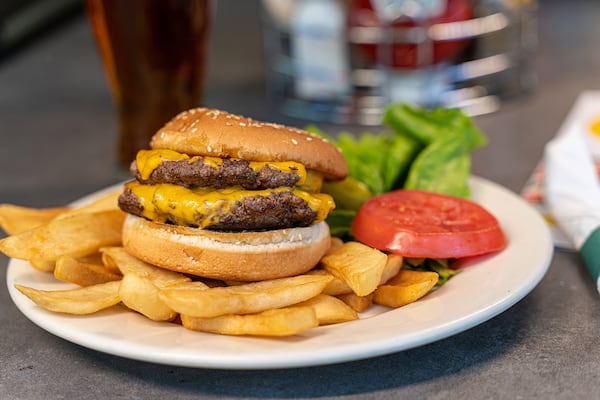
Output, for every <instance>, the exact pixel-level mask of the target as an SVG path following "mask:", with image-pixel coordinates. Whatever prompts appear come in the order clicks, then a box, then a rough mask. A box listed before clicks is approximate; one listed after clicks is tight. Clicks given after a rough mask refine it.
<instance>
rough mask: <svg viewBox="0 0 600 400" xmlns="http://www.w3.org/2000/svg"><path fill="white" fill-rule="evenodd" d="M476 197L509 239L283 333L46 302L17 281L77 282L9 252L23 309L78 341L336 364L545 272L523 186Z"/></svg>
mask: <svg viewBox="0 0 600 400" xmlns="http://www.w3.org/2000/svg"><path fill="white" fill-rule="evenodd" d="M471 187H472V189H473V199H474V200H475V201H477V202H479V203H480V204H482V205H483V206H485V207H486V208H487V209H488V210H490V211H491V212H492V213H493V214H494V215H496V217H497V218H498V220H499V221H500V222H501V224H502V226H503V228H504V230H505V232H506V234H507V236H508V238H509V245H508V247H507V248H506V249H505V250H504V251H502V252H500V253H498V254H494V255H491V256H487V257H484V258H480V259H478V260H471V261H470V262H469V263H468V264H467V265H464V266H463V272H462V273H460V274H458V275H457V276H455V277H454V278H452V280H450V282H449V283H447V284H446V285H444V286H443V287H442V288H441V289H439V290H437V291H435V292H433V293H430V294H429V295H428V296H426V297H425V298H423V299H421V300H420V301H418V302H416V303H413V304H410V305H408V306H405V307H403V308H400V309H395V310H390V309H387V308H384V307H373V308H372V309H370V310H369V312H368V313H365V314H364V315H362V316H361V319H360V320H358V321H353V322H349V323H344V324H338V325H331V326H324V327H319V328H316V329H313V330H310V331H308V332H305V333H302V334H299V335H296V336H293V337H289V338H284V339H270V338H257V337H229V336H220V335H216V334H205V333H200V332H193V331H188V330H186V329H184V328H182V327H180V326H178V325H174V324H170V323H156V322H152V321H150V320H148V319H146V318H144V317H142V316H140V315H137V314H135V313H133V312H130V311H126V310H120V309H117V310H110V311H104V312H101V313H98V314H96V315H91V316H83V317H78V316H66V315H60V314H53V313H50V312H47V311H45V310H43V309H41V308H39V307H37V306H36V305H34V304H33V303H32V302H31V301H30V300H29V299H27V298H26V297H25V296H23V295H22V294H21V293H19V292H18V291H17V290H16V289H14V287H13V285H14V284H15V283H18V284H21V285H27V286H32V287H35V288H40V289H59V288H66V287H70V286H69V285H68V284H65V283H59V282H57V281H55V280H54V279H53V278H52V275H51V274H43V273H40V272H37V271H35V270H34V269H33V268H31V267H30V266H29V265H28V264H27V263H26V262H23V261H19V260H11V261H10V263H9V268H8V274H7V283H8V288H9V291H10V295H11V297H12V299H13V301H14V302H15V304H16V305H17V307H18V308H19V310H21V312H22V313H23V314H25V315H26V316H27V317H28V318H29V319H30V320H31V321H33V322H34V323H35V324H37V325H38V326H40V327H41V328H43V329H45V330H47V331H48V332H51V333H53V334H55V335H57V336H59V337H61V338H64V339H66V340H68V341H71V342H73V343H77V344H79V345H82V346H85V347H88V348H91V349H95V350H98V351H102V352H105V353H110V354H114V355H118V356H122V357H127V358H132V359H137V360H143V361H149V362H154V363H160V364H169V365H176V366H186V367H203V368H222V369H263V368H286V367H301V366H313V365H322V364H332V363H337V362H343V361H349V360H357V359H363V358H369V357H375V356H378V355H383V354H389V353H393V352H397V351H401V350H406V349H409V348H413V347H416V346H420V345H424V344H426V343H431V342H433V341H436V340H440V339H443V338H446V337H448V336H451V335H454V334H456V333H458V332H461V331H464V330H466V329H469V328H471V327H473V326H475V325H478V324H480V323H482V322H484V321H486V320H488V319H490V318H492V317H494V316H495V315H497V314H499V313H501V312H503V311H504V310H506V309H508V308H509V307H511V306H512V305H513V304H515V303H516V302H518V301H519V300H520V299H522V298H523V297H525V296H526V295H527V294H528V293H529V292H530V291H531V290H533V288H534V287H535V286H536V285H537V284H538V283H539V281H540V280H541V279H542V277H543V276H544V274H545V273H546V270H547V268H548V265H549V263H550V260H551V257H552V241H551V238H550V234H549V231H548V228H547V226H546V224H545V223H544V221H543V220H542V218H541V217H540V216H539V215H538V213H537V212H536V211H535V210H533V209H532V208H531V207H530V206H529V205H528V204H526V203H525V202H524V201H523V200H521V198H520V197H519V196H517V195H516V194H513V193H512V192H510V191H508V190H506V189H504V188H503V187H501V186H498V185H496V184H494V183H491V182H489V181H486V180H484V179H481V178H472V180H471Z"/></svg>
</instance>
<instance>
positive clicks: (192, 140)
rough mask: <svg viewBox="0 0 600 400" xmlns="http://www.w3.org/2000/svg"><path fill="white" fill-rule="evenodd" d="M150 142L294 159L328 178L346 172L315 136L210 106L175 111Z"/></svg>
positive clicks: (217, 153) (225, 154)
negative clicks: (172, 116)
mask: <svg viewBox="0 0 600 400" xmlns="http://www.w3.org/2000/svg"><path fill="white" fill-rule="evenodd" d="M150 146H151V147H152V148H153V149H170V150H174V151H177V152H180V153H185V154H188V155H200V156H212V157H221V158H241V159H245V160H250V161H296V162H299V163H302V164H304V165H305V166H306V168H308V169H312V170H315V171H318V172H321V173H323V174H324V176H325V178H326V179H328V180H338V179H343V178H344V177H346V175H347V174H348V166H347V164H346V160H345V159H344V157H343V155H342V153H341V152H340V151H339V149H337V148H336V147H335V146H333V145H332V144H331V143H329V142H328V141H326V140H325V139H323V138H321V137H319V136H316V135H312V134H310V133H308V132H306V131H304V130H301V129H297V128H292V127H288V126H284V125H279V124H273V123H266V122H259V121H255V120H253V119H250V118H246V117H242V116H239V115H235V114H231V113H228V112H225V111H220V110H215V109H209V108H195V109H191V110H188V111H184V112H182V113H180V114H178V115H177V116H176V117H175V118H173V119H172V120H171V121H169V122H167V124H165V126H164V127H162V128H161V129H160V130H159V131H158V132H157V133H156V134H155V135H154V136H153V137H152V140H151V142H150Z"/></svg>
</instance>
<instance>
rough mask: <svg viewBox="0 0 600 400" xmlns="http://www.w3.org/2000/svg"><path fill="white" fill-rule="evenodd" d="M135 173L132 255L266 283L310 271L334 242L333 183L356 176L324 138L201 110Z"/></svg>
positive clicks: (162, 136) (159, 137) (144, 154)
mask: <svg viewBox="0 0 600 400" xmlns="http://www.w3.org/2000/svg"><path fill="white" fill-rule="evenodd" d="M150 147H151V149H150V150H141V151H139V153H138V154H137V156H136V159H135V161H134V162H133V163H132V164H131V173H132V175H133V176H134V177H135V180H133V181H131V182H128V183H126V184H125V189H124V191H123V193H122V194H121V196H120V197H119V207H120V208H121V209H122V210H123V211H125V212H127V213H128V216H127V218H126V220H125V224H124V227H123V246H124V247H125V248H126V249H127V251H128V252H129V253H131V254H133V255H134V256H136V257H138V258H140V259H142V260H144V261H146V262H149V263H151V264H154V265H158V266H160V267H163V268H166V269H170V270H174V271H178V272H183V273H189V274H193V275H198V276H203V277H207V278H214V279H228V280H240V281H256V280H262V279H273V278H279V277H285V276H291V275H296V274H300V273H303V272H306V271H307V270H309V269H311V268H312V267H313V266H315V265H316V264H317V262H318V261H319V259H320V258H321V257H322V256H323V254H324V253H325V252H326V251H327V249H328V247H329V242H330V234H329V228H328V226H327V224H326V223H325V222H324V220H325V218H326V217H327V215H328V213H329V212H330V211H331V210H333V208H334V207H335V204H334V202H333V199H332V198H331V197H330V196H329V195H327V194H323V193H320V188H321V184H322V182H323V180H339V179H343V178H344V177H345V176H346V175H347V172H348V168H347V165H346V162H345V160H344V158H343V156H342V154H341V153H340V152H339V150H338V149H337V148H336V147H334V146H333V145H331V144H330V143H328V142H327V141H325V140H324V139H322V138H320V137H317V136H314V135H311V134H309V133H307V132H305V131H302V130H299V129H295V128H290V127H286V126H283V125H277V124H271V123H261V122H257V121H254V120H252V119H249V118H245V117H241V116H238V115H234V114H230V113H227V112H223V111H219V110H213V109H206V108H197V109H192V110H189V111H185V112H183V113H181V114H179V115H177V116H176V117H175V118H174V119H172V120H171V121H169V122H168V123H167V124H166V125H165V126H164V127H163V128H162V129H160V130H159V131H158V132H157V133H156V134H155V135H154V136H153V137H152V140H151V142H150Z"/></svg>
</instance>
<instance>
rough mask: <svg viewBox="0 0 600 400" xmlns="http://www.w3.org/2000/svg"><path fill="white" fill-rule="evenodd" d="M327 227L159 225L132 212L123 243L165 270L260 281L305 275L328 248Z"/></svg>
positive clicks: (130, 251) (130, 250) (139, 256)
mask: <svg viewBox="0 0 600 400" xmlns="http://www.w3.org/2000/svg"><path fill="white" fill-rule="evenodd" d="M330 239H331V238H330V235H329V227H328V226H327V224H326V223H324V222H321V223H319V224H316V225H311V226H309V227H304V228H291V229H278V230H273V231H264V232H262V231H261V232H235V233H231V232H217V231H208V230H203V229H195V228H188V227H180V226H174V225H166V224H159V223H155V222H152V221H148V220H146V219H143V218H140V217H136V216H133V215H128V216H127V218H126V219H125V223H124V225H123V246H124V247H125V249H126V250H127V251H128V252H129V253H130V254H132V255H133V256H135V257H137V258H139V259H141V260H144V261H146V262H148V263H150V264H154V265H157V266H160V267H163V268H165V269H170V270H173V271H178V272H183V273H188V274H192V275H197V276H202V277H206V278H213V279H222V280H236V281H258V280H264V279H274V278H281V277H286V276H293V275H298V274H302V273H304V272H306V271H308V270H310V269H312V268H313V267H314V266H315V265H317V263H318V261H319V260H320V259H321V257H322V256H323V255H324V254H325V252H326V251H327V250H328V249H329V244H330Z"/></svg>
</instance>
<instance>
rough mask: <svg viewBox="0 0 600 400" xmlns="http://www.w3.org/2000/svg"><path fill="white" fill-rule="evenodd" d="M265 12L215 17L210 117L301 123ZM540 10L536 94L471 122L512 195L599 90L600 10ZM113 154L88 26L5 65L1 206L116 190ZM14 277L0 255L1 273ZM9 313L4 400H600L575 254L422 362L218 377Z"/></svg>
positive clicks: (573, 4) (1, 379)
mask: <svg viewBox="0 0 600 400" xmlns="http://www.w3.org/2000/svg"><path fill="white" fill-rule="evenodd" d="M234 4H237V6H234ZM241 4H244V5H243V6H241ZM255 6H256V4H255V2H248V3H246V2H243V3H242V2H233V1H231V0H227V1H221V2H220V7H219V9H218V10H217V13H216V22H215V26H214V33H213V40H212V47H211V60H210V65H209V85H208V90H207V96H206V103H207V104H208V105H209V106H212V107H220V108H224V109H228V110H230V111H233V112H239V113H244V114H247V115H249V116H254V117H257V118H263V119H264V118H267V119H271V120H274V121H280V122H286V123H298V124H300V123H304V122H301V121H292V120H290V119H287V118H284V117H282V116H281V115H279V114H277V113H275V112H274V111H273V107H272V105H271V104H270V103H269V102H268V101H267V99H266V98H265V94H264V93H265V92H264V83H263V81H264V79H263V70H264V64H263V62H262V48H261V33H260V29H259V12H258V9H257V8H255ZM540 6H541V7H540V16H539V24H540V27H539V30H540V48H539V57H538V61H537V70H538V76H539V81H540V82H539V87H538V88H537V90H536V91H535V92H533V93H531V94H529V95H527V96H522V97H520V98H518V99H515V100H512V101H510V102H508V103H506V104H504V106H503V107H502V109H501V110H500V111H499V112H496V113H494V114H491V115H487V116H482V117H478V118H477V119H476V122H477V124H478V125H479V126H480V127H481V128H482V129H483V130H484V131H485V132H486V134H487V135H488V137H489V138H490V144H489V145H488V146H487V147H486V148H484V149H481V150H478V151H477V152H476V154H475V156H474V161H473V170H474V173H475V174H477V175H479V176H482V177H485V178H488V179H490V180H492V181H495V182H497V183H499V184H501V185H504V186H506V187H508V188H509V189H511V190H513V191H515V192H518V191H520V190H521V188H522V186H523V184H524V183H525V181H526V180H527V178H528V176H529V174H530V173H531V171H532V169H533V168H534V166H535V165H536V163H537V162H538V160H539V158H540V157H541V155H542V152H543V148H544V144H545V143H546V142H547V141H548V140H549V139H550V138H551V137H552V136H553V135H554V134H555V133H556V131H557V129H558V128H559V126H560V124H561V122H562V120H563V119H564V117H565V116H566V114H567V112H568V111H569V109H570V107H571V106H572V104H573V102H574V100H575V99H576V97H577V95H578V94H579V93H580V92H581V91H583V90H587V89H599V88H600V52H599V51H598V45H597V43H598V39H600V24H598V20H599V18H600V3H599V2H597V1H595V0H590V1H583V0H580V1H570V2H564V1H563V2H561V1H541V3H540ZM228 49H235V51H229V50H228ZM115 139H116V122H115V116H114V114H113V108H112V104H111V99H110V96H109V93H108V89H107V85H106V80H105V78H104V75H103V72H102V68H101V65H100V61H99V58H98V56H97V54H96V48H95V47H94V44H93V42H92V38H91V34H90V31H89V28H88V26H87V24H86V21H85V19H84V18H79V19H77V20H75V21H73V22H72V23H69V24H67V25H65V26H64V27H63V28H62V29H60V30H58V31H57V32H55V33H53V34H52V35H50V36H48V37H46V38H44V39H43V40H40V41H39V42H37V43H35V44H34V45H33V46H31V47H30V48H28V49H26V50H25V51H23V52H21V53H19V54H17V55H15V56H14V57H13V58H11V59H9V60H8V61H6V62H4V63H3V64H1V65H0V203H4V202H13V203H17V204H22V205H30V206H54V205H61V204H65V203H67V202H69V201H72V200H74V199H77V198H78V197H80V196H82V195H84V194H87V193H90V192H92V191H95V190H97V189H99V188H102V187H104V186H106V185H108V184H111V183H114V182H116V181H117V180H118V179H119V175H118V174H117V172H116V169H115V160H116V157H115V152H114V148H115ZM7 263H8V260H7V258H6V257H4V256H0V265H1V266H2V267H5V266H6V265H7ZM0 310H1V311H0V333H1V336H2V340H1V341H0V354H1V356H0V357H1V362H0V398H2V399H48V398H127V399H136V398H144V399H148V398H177V399H180V398H214V399H216V398H219V399H221V398H314V397H319V398H356V399H359V398H360V399H399V398H423V399H436V400H439V399H457V398H475V399H479V398H493V399H532V398H544V399H575V398H577V399H579V398H581V399H589V398H598V396H599V395H598V382H599V378H600V334H599V328H600V299H599V298H598V294H597V293H596V291H595V288H594V285H593V283H592V281H591V279H590V278H589V277H588V275H587V274H586V272H585V269H584V267H583V265H582V263H581V261H580V259H579V258H578V257H577V256H576V255H575V254H572V253H568V252H556V253H555V254H554V257H553V260H552V263H551V265H550V268H549V271H548V273H547V275H546V276H545V277H544V279H543V280H542V281H541V283H540V284H539V285H538V286H537V287H536V288H535V289H534V290H533V291H532V292H531V293H530V294H529V295H528V296H526V297H525V298H524V299H523V300H521V301H520V302H518V303H517V304H516V305H514V306H513V307H511V308H510V309H509V310H507V311H506V312H504V313H502V314H500V315H498V316H496V317H494V318H492V319H491V320H489V321H487V322H485V323H482V324H481V325H479V326H476V327H474V328H472V329H469V330H467V331H465V332H462V333H460V334H457V335H455V336H453V337H450V338H447V339H445V340H441V341H438V342H435V343H432V344H429V345H425V346H422V347H419V348H415V349H412V350H408V351H403V352H400V353H396V354H391V355H387V356H382V357H376V358H372V359H367V360H362V361H354V362H348V363H344V364H338V365H329V366H320V367H314V368H300V369H290V370H274V371H222V370H210V369H188V368H180V367H171V366H164V365H155V364H150V363H145V362H139V361H133V360H128V359H123V358H119V357H115V356H112V355H108V354H103V353H100V352H96V351H93V350H89V349H86V348H83V347H80V346H78V345H75V344H72V343H70V342H67V341H65V340H63V339H61V338H58V337H56V336H53V335H51V334H49V333H47V332H45V331H44V330H43V329H41V328H39V327H37V326H36V325H34V324H33V323H31V322H30V321H29V320H28V319H27V318H25V317H24V316H23V315H21V314H20V313H19V311H18V310H17V308H16V307H15V306H14V305H13V303H12V301H11V300H10V298H9V295H8V292H7V289H6V287H5V285H1V286H0Z"/></svg>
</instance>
